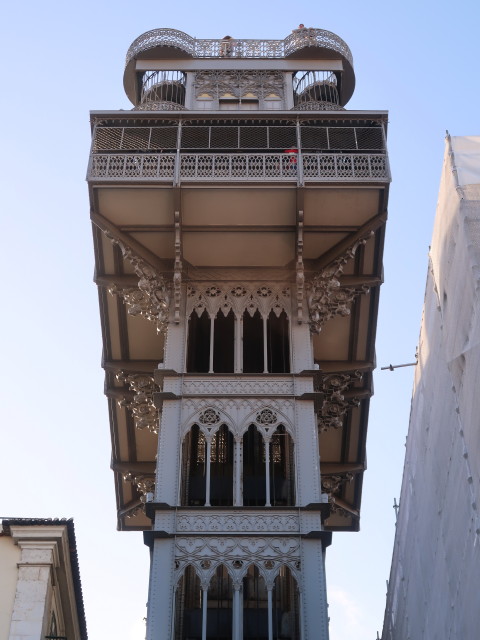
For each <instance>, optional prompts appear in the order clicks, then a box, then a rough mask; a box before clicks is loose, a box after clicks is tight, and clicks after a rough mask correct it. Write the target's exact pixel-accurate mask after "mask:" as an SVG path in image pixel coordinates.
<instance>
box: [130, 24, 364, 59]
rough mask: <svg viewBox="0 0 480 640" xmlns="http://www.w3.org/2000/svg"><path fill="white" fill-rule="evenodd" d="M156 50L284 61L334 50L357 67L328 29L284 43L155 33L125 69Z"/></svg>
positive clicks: (137, 44)
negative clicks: (312, 50)
mask: <svg viewBox="0 0 480 640" xmlns="http://www.w3.org/2000/svg"><path fill="white" fill-rule="evenodd" d="M155 47H173V48H175V49H179V50H181V51H183V52H185V53H186V54H187V55H189V56H192V57H194V58H223V57H229V58H230V57H235V58H284V57H286V56H290V55H292V54H293V53H295V52H296V51H299V50H301V49H304V48H306V47H321V48H324V49H330V50H331V51H335V52H336V53H339V54H340V55H342V56H343V57H344V58H346V59H347V60H348V61H349V62H350V64H351V65H352V66H353V57H352V53H351V51H350V48H349V47H348V45H347V43H346V42H344V41H343V40H342V39H341V38H339V37H338V36H337V35H336V34H334V33H332V32H331V31H326V30H325V29H295V30H294V31H293V32H292V33H291V34H290V35H288V36H287V37H286V38H285V39H284V40H243V39H239V40H236V39H234V38H231V39H229V40H228V41H227V40H226V39H223V40H219V39H216V40H213V39H209V40H197V39H195V38H192V37H191V36H189V35H188V34H187V33H184V32H183V31H178V30H177V29H152V30H151V31H147V32H146V33H144V34H142V35H141V36H139V37H138V38H136V39H135V40H134V41H133V42H132V44H131V45H130V48H129V49H128V52H127V56H126V62H125V66H126V65H128V63H129V62H130V60H132V59H133V58H135V57H136V56H137V55H138V54H139V53H142V52H144V51H148V50H150V49H154V48H155Z"/></svg>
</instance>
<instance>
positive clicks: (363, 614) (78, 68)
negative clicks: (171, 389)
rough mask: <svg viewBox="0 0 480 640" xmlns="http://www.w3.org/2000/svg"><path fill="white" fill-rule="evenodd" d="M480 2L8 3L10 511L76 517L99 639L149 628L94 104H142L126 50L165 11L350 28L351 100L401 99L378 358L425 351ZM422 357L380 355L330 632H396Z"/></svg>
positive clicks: (202, 25) (6, 450) (4, 105)
mask: <svg viewBox="0 0 480 640" xmlns="http://www.w3.org/2000/svg"><path fill="white" fill-rule="evenodd" d="M479 13H480V10H479V9H478V6H477V3H475V2H473V1H472V2H469V1H465V0H464V1H460V2H457V3H455V4H452V3H450V2H448V3H447V2H446V1H445V0H440V2H438V1H437V2H430V1H426V2H422V1H421V0H417V2H412V1H410V0H404V1H403V2H385V3H383V4H382V3H379V2H371V1H370V0H364V1H363V2H354V1H352V0H344V1H343V2H341V3H332V2H329V3H325V2H312V1H304V2H295V3H294V2H285V1H283V0H282V1H279V2H275V3H273V2H264V3H258V2H253V1H252V0H246V1H244V2H242V3H226V2H219V1H212V2H208V1H207V2H204V3H199V2H183V3H169V4H165V3H159V2H151V1H150V0H144V1H143V2H142V3H133V2H128V3H127V2H125V1H124V0H117V1H116V2H111V1H110V0H108V1H104V2H98V3H94V2H92V1H91V0H85V1H84V2H82V3H65V2H58V1H48V0H47V1H46V2H43V3H36V2H35V3H34V2H31V1H30V0H27V1H26V2H23V3H9V4H8V6H7V7H5V8H4V9H3V16H2V17H3V20H2V25H1V27H0V36H1V38H0V42H1V47H2V54H3V55H2V59H3V68H2V80H3V81H2V89H3V91H2V95H3V98H2V101H1V105H0V109H1V110H2V122H3V123H4V124H3V127H2V131H1V138H0V139H1V143H2V144H1V147H0V148H1V152H0V176H1V178H2V189H1V194H0V197H1V207H0V211H1V224H2V231H3V234H2V239H3V242H2V251H1V258H2V261H3V269H2V273H3V274H4V275H3V292H2V293H3V296H2V297H3V313H2V314H1V316H0V324H1V331H0V340H1V341H2V344H1V354H2V362H3V366H2V368H1V372H0V375H1V377H2V380H1V389H2V398H3V401H2V420H1V422H2V446H1V448H0V469H1V470H2V474H3V483H2V488H1V491H0V494H1V495H0V505H1V507H0V513H1V514H2V515H5V516H26V517H32V516H37V517H62V516H73V517H74V518H75V525H76V530H77V540H78V547H79V555H80V568H81V575H82V582H83V588H84V597H85V606H86V613H87V624H88V627H89V633H90V637H91V638H98V637H102V636H103V637H116V638H120V639H122V640H141V639H142V637H143V621H142V618H143V617H144V615H145V602H146V600H147V572H148V550H147V548H146V547H144V545H143V542H142V536H141V534H136V533H117V532H116V531H115V522H116V519H115V501H114V488H113V475H112V472H111V471H110V470H109V461H110V441H109V428H108V416H107V404H106V400H105V399H104V397H103V395H102V390H103V374H102V371H101V369H100V355H101V341H100V323H99V316H98V304H97V297H96V290H95V287H94V285H93V283H92V277H93V252H92V241H91V232H90V224H89V207H88V195H87V187H86V184H85V182H84V177H85V172H86V166H87V159H88V152H89V145H90V137H89V136H90V132H89V115H88V112H89V110H90V109H129V108H130V105H129V102H128V100H127V98H126V96H125V94H124V92H123V86H122V74H123V62H124V57H125V53H126V51H127V49H128V47H129V45H130V43H131V41H132V40H134V38H136V37H137V36H138V35H140V34H141V33H143V32H144V31H147V30H149V29H152V28H156V27H164V26H168V27H173V28H177V29H181V30H183V31H186V32H187V33H189V34H191V35H192V36H196V37H199V38H215V37H222V36H224V35H225V34H226V33H228V34H230V35H232V36H234V37H244V38H283V37H285V36H286V35H287V34H288V33H290V31H291V30H292V29H293V28H295V27H296V26H297V25H298V24H299V23H300V22H303V23H305V25H306V26H314V27H319V28H323V29H328V30H331V31H334V32H335V33H337V34H338V35H339V36H341V37H342V38H343V39H344V40H345V41H346V42H347V43H348V45H349V46H350V48H351V50H352V52H353V57H354V62H355V72H356V78H357V88H356V91H355V93H354V95H353V98H352V100H351V101H350V103H349V105H347V107H348V108H352V109H388V110H389V111H390V124H389V152H390V162H391V167H392V173H393V178H394V181H393V184H392V187H391V197H390V207H389V216H390V217H389V223H388V227H387V240H386V246H385V284H384V286H383V287H382V294H381V304H380V315H379V327H378V341H377V360H378V365H379V367H380V366H384V365H387V364H389V363H393V364H400V363H404V362H411V361H412V360H413V359H414V354H415V347H416V344H417V338H418V333H419V325H420V319H421V309H422V302H423V293H424V283H425V277H426V268H427V255H428V246H429V242H430V236H431V228H432V223H433V217H434V213H435V206H436V200H437V190H438V183H439V179H440V169H441V165H442V156H443V148H444V135H445V130H446V129H448V130H449V131H450V133H451V134H452V135H474V134H477V135H478V134H479V124H478V123H479V118H478V113H479V109H478V105H479V91H480V90H479V83H478V70H477V67H476V63H477V60H478V33H477V31H478V24H479V18H480V16H479ZM412 379H413V371H412V369H411V368H405V369H399V370H396V371H395V372H394V373H391V372H389V371H384V372H381V371H380V369H378V370H377V373H376V375H375V396H374V398H373V400H372V405H371V413H370V427H369V438H368V462H369V468H368V471H367V473H366V474H365V482H364V489H363V507H362V521H361V526H362V531H361V532H360V533H358V534H354V533H348V534H347V533H345V534H337V535H334V539H333V545H332V547H330V549H329V550H328V553H327V580H328V586H329V599H330V617H331V640H346V639H347V638H348V640H351V638H352V637H355V639H356V640H367V639H368V640H373V639H374V638H375V636H376V630H377V629H378V630H380V629H381V626H382V619H383V609H384V604H385V588H386V587H385V580H386V579H387V578H388V573H389V566H390V558H391V550H392V543H393V534H394V520H395V518H394V511H393V509H392V504H393V498H394V497H395V496H396V497H397V498H398V495H399V490H400V482H401V472H402V465H403V456H404V442H405V436H406V432H407V427H408V415H409V409H410V396H411V386H412Z"/></svg>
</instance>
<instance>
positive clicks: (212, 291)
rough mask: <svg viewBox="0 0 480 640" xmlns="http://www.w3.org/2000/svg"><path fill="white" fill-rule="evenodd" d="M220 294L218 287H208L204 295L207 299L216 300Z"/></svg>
mask: <svg viewBox="0 0 480 640" xmlns="http://www.w3.org/2000/svg"><path fill="white" fill-rule="evenodd" d="M221 293H222V292H221V291H220V289H219V288H218V287H208V289H205V295H206V296H208V297H209V298H216V297H217V296H219V295H220V294H221Z"/></svg>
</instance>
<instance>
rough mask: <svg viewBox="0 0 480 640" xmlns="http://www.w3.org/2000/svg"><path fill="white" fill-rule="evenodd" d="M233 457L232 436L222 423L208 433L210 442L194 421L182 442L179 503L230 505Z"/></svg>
mask: <svg viewBox="0 0 480 640" xmlns="http://www.w3.org/2000/svg"><path fill="white" fill-rule="evenodd" d="M209 449H210V457H209V456H208V450H209ZM233 458H234V441H233V435H232V433H231V432H230V431H229V430H228V427H227V426H226V425H225V424H222V425H221V426H220V428H219V429H218V431H217V432H216V433H215V434H213V436H211V440H210V445H209V443H208V441H207V438H206V437H205V434H204V433H203V432H202V431H201V430H200V428H199V426H198V425H197V424H194V425H193V426H192V428H191V429H190V431H189V432H188V433H187V434H186V436H185V438H184V441H183V445H182V483H181V495H180V502H181V504H182V505H184V506H189V507H195V506H210V505H212V506H217V507H218V506H231V505H233Z"/></svg>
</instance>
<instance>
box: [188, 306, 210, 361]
mask: <svg viewBox="0 0 480 640" xmlns="http://www.w3.org/2000/svg"><path fill="white" fill-rule="evenodd" d="M209 368H210V317H209V315H208V313H207V312H206V311H204V312H203V313H202V315H201V316H200V317H198V315H197V314H196V313H195V311H194V312H193V313H192V315H191V316H190V319H189V321H188V351H187V371H188V372H189V373H208V371H209Z"/></svg>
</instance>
